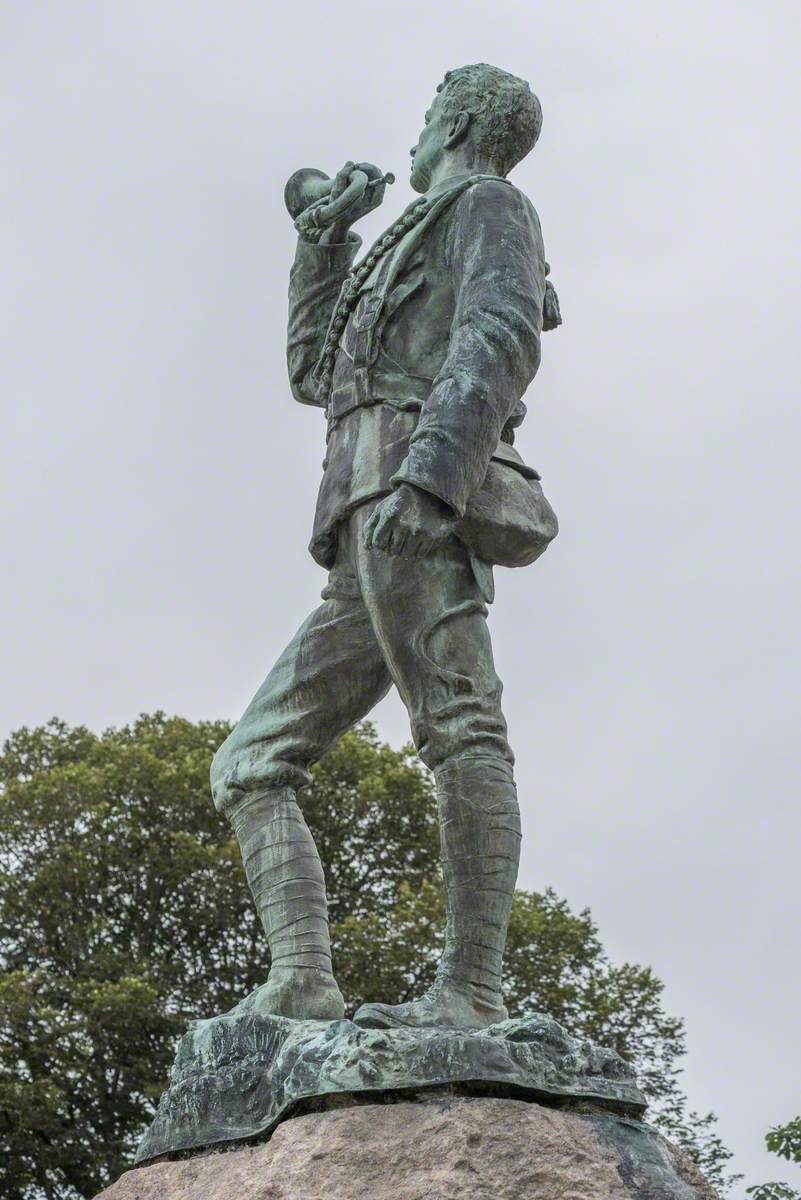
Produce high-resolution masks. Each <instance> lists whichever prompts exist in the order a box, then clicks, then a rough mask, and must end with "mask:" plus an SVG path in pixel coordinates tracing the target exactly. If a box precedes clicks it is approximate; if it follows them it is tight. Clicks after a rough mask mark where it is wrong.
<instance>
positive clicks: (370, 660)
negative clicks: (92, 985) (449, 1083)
mask: <svg viewBox="0 0 801 1200" xmlns="http://www.w3.org/2000/svg"><path fill="white" fill-rule="evenodd" d="M541 120H542V116H541V109H540V104H539V101H538V100H537V98H536V96H535V95H534V94H533V93H532V91H531V90H530V88H529V86H528V84H527V83H525V82H524V81H523V80H521V79H517V78H516V77H514V76H513V75H510V74H508V73H507V72H505V71H501V70H499V69H498V68H496V67H491V66H488V65H486V64H478V65H474V66H467V67H462V68H460V69H458V70H455V71H450V72H448V74H447V75H446V76H445V79H444V81H443V83H441V84H440V86H439V88H438V89H437V94H436V97H435V99H434V102H433V103H432V105H431V107H430V108H429V110H428V112H427V113H426V116H425V125H424V128H423V129H422V131H421V133H420V137H419V140H418V143H417V145H416V146H415V147H414V149H413V150H412V151H411V155H412V168H411V184H412V187H413V189H414V191H415V192H416V193H419V196H418V198H417V199H416V200H415V201H414V202H413V203H412V204H411V205H410V206H409V207H408V208H407V209H406V210H405V212H404V213H402V215H401V216H400V218H399V219H398V220H397V221H396V222H395V223H394V224H393V225H392V226H391V227H390V229H389V230H388V231H387V233H386V234H385V235H384V236H383V237H381V238H380V239H379V240H378V241H377V242H376V243H375V244H374V246H373V247H372V248H371V249H370V250H369V252H368V253H367V254H366V255H365V256H364V257H363V258H362V260H361V261H360V262H359V263H358V264H356V265H354V262H355V259H356V257H357V255H358V253H359V248H360V245H361V240H360V238H359V237H358V236H357V235H356V234H354V233H353V232H352V231H351V226H352V224H353V223H354V222H355V221H356V220H357V219H358V218H360V217H362V216H364V215H365V214H366V213H367V212H369V211H371V210H372V209H373V208H375V207H376V206H377V205H379V204H380V203H381V201H382V199H383V196H384V190H385V184H386V182H388V181H389V179H388V177H385V176H383V175H382V174H381V172H380V171H379V170H378V168H376V167H374V166H372V165H371V164H369V163H351V162H349V163H346V164H345V166H344V167H343V168H342V170H341V171H340V172H339V173H338V174H337V175H336V177H335V179H334V180H333V181H331V180H326V177H325V176H323V175H322V174H321V173H320V172H318V171H311V170H309V171H302V172H299V173H298V174H297V175H296V176H293V178H292V180H290V183H289V184H288V185H287V195H286V199H287V204H288V207H289V208H290V211H291V212H292V213H293V215H294V216H296V217H297V220H296V228H297V229H298V231H299V239H298V245H297V252H296V255H295V261H294V265H293V267H292V271H291V275H290V283H289V328H288V339H287V358H288V364H289V378H290V382H291V387H292V394H293V396H294V397H295V399H296V400H299V401H300V402H301V403H302V404H312V405H317V406H319V407H320V408H322V409H324V410H325V413H326V417H327V452H326V458H325V462H324V469H323V477H322V483H321V486H320V492H319V497H318V500H317V509H316V515H315V520H314V532H313V537H312V541H311V546H310V550H311V553H312V555H313V557H314V558H315V560H316V561H317V562H318V563H320V564H321V565H322V566H323V567H325V568H326V569H327V570H328V571H329V575H328V582H327V584H326V587H325V589H324V591H323V593H322V604H321V605H320V607H319V608H317V609H316V610H315V611H314V612H313V613H312V614H311V616H310V617H309V618H308V619H307V620H306V622H305V623H304V624H303V625H302V626H301V628H300V629H299V630H298V632H297V634H296V635H295V637H294V639H293V640H292V641H291V642H290V644H289V646H288V647H287V649H286V650H285V651H284V653H283V654H282V655H281V657H280V658H279V660H278V662H277V663H276V665H275V666H274V667H273V669H272V671H271V672H270V673H269V675H268V676H267V679H266V680H265V682H264V683H263V684H262V686H261V688H260V689H259V691H258V692H257V693H256V695H255V697H254V699H253V700H252V702H251V704H250V706H249V707H248V709H247V711H246V712H245V714H244V716H243V717H242V719H241V721H240V722H239V724H238V725H237V726H236V728H235V729H234V730H233V732H232V733H231V735H230V737H229V738H228V739H227V740H226V741H225V742H224V744H223V745H222V746H221V747H220V749H219V750H218V752H217V754H216V756H215V758H214V763H213V767H212V790H213V796H214V803H215V805H216V807H217V808H218V809H219V811H221V812H223V813H225V814H226V816H227V817H228V818H229V819H230V821H231V823H232V825H233V829H234V831H235V833H236V836H237V838H238V841H239V844H240V846H241V850H242V858H243V861H244V865H245V870H246V872H247V878H248V881H249V884H250V887H251V890H252V892H253V899H254V901H255V904H256V907H257V909H258V912H259V916H260V918H261V921H262V923H263V925H264V929H265V932H266V935H267V939H268V941H269V946H270V952H271V968H270V973H269V977H268V979H267V980H266V982H265V983H264V984H263V985H262V986H261V987H259V988H258V989H257V990H256V991H255V992H254V993H253V994H252V996H251V997H249V998H248V1000H247V1001H246V1002H245V1003H247V1004H248V1005H249V1006H250V1007H251V1008H252V1009H253V1010H254V1011H255V1012H258V1013H261V1014H274V1015H279V1016H285V1017H290V1018H296V1019H299V1020H330V1021H335V1020H339V1019H341V1018H342V1017H343V1015H344V1006H343V999H342V994H341V992H340V990H339V988H338V986H337V983H336V980H335V978H334V975H333V972H332V964H331V944H330V940H329V930H328V915H327V907H326V892H325V879H324V875H323V869H322V865H321V863H320V859H319V856H318V853H317V849H316V846H315V844H314V840H313V839H312V836H311V833H310V831H309V829H308V826H307V825H306V822H305V820H304V817H303V812H302V795H301V803H299V801H298V795H299V793H300V792H301V790H302V789H303V788H304V787H306V786H307V785H308V784H309V783H310V781H311V775H310V773H309V768H310V766H311V764H313V763H314V762H316V761H317V760H318V759H319V758H320V757H321V756H322V755H324V754H325V753H326V751H327V750H329V749H330V748H331V747H332V746H333V745H334V743H335V742H336V741H337V739H338V738H340V737H341V736H342V735H343V733H345V732H346V731H347V730H348V729H350V728H351V727H352V726H353V725H354V724H355V723H356V722H357V721H359V720H361V719H362V718H363V717H364V716H365V715H366V714H367V713H368V712H369V711H370V710H371V709H372V708H373V706H374V705H375V704H376V703H377V702H378V701H379V700H380V699H381V698H382V697H383V696H384V695H385V694H386V693H387V691H388V690H389V688H390V686H391V685H392V684H394V685H395V686H396V687H397V689H398V691H399V692H400V695H401V697H402V699H403V702H404V704H405V705H406V707H407V709H408V711H409V717H410V721H411V729H412V735H413V738H414V743H415V746H416V748H417V751H418V753H419V755H420V758H421V759H422V761H423V762H424V763H425V765H426V766H427V767H428V768H430V770H431V771H432V772H433V774H434V777H435V780H436V793H437V805H438V813H439V821H440V828H441V844H442V864H443V873H444V883H445V891H446V897H447V928H446V934H445V943H444V950H443V953H442V958H441V961H440V962H439V965H438V968H437V972H436V978H435V981H434V983H433V984H432V986H431V987H430V988H429V989H428V990H427V991H426V992H425V993H424V994H423V995H421V996H420V997H419V998H417V999H415V1000H413V1001H411V1002H409V1003H406V1004H398V1005H389V1004H365V1005H363V1006H362V1007H361V1009H359V1010H358V1012H357V1013H356V1016H355V1017H354V1020H355V1021H356V1022H357V1024H361V1025H363V1026H368V1027H375V1028H380V1027H390V1026H392V1027H395V1026H408V1027H412V1028H429V1027H434V1026H451V1027H454V1026H458V1027H462V1028H470V1029H481V1028H483V1027H486V1026H490V1025H493V1024H495V1023H496V1022H499V1021H502V1020H504V1019H505V1018H506V1016H507V1012H506V1009H505V1008H504V1004H503V999H502V996H501V962H502V956H503V950H504V944H505V940H506V931H507V924H508V920H509V912H510V906H511V902H512V895H513V892H514V888H515V881H516V878H517V869H518V861H519V854H520V836H521V835H520V813H519V808H518V802H517V794H516V790H515V783H514V778H513V763H514V757H513V755H512V751H511V749H510V746H509V742H508V740H507V732H506V722H505V720H504V716H503V713H502V711H501V683H500V680H499V679H498V676H497V674H496V672H495V667H494V664H493V657H492V647H491V644H490V635H489V631H488V628H487V606H488V604H490V603H491V601H492V599H493V567H494V566H495V565H507V566H521V565H526V564H527V563H530V562H532V561H533V560H534V559H535V558H536V557H537V556H538V555H539V554H540V553H541V552H542V550H543V549H544V548H545V546H546V545H547V544H548V542H549V541H550V540H551V539H552V538H553V537H554V536H555V534H556V529H557V526H556V520H555V517H554V515H553V512H552V510H551V509H550V507H549V505H548V503H547V501H546V500H545V497H544V495H543V493H542V489H541V487H540V484H539V482H538V480H539V476H538V475H537V473H536V471H534V470H532V469H531V468H530V467H528V466H527V465H526V464H525V463H524V462H523V460H522V458H521V456H520V454H519V453H518V452H517V450H516V449H515V447H514V444H513V442H514V430H515V428H516V427H517V426H518V425H519V424H520V422H521V421H522V420H523V417H524V414H525V406H524V404H523V403H522V397H523V395H524V393H525V391H526V389H527V388H528V386H529V384H530V383H531V381H532V379H533V378H534V376H535V374H536V372H537V368H538V366H539V362H540V334H541V331H542V330H543V328H546V329H547V328H553V327H554V326H555V325H557V324H559V321H560V317H559V309H558V302H557V299H556V294H555V292H554V291H553V288H552V287H551V285H550V283H549V282H548V281H547V280H546V275H547V274H548V266H547V264H546V262H545V255H544V250H543V242H542V235H541V232H540V224H539V220H538V218H537V214H536V212H535V210H534V208H533V206H532V204H531V203H530V201H529V200H528V199H527V198H526V197H525V196H524V195H523V194H522V193H521V192H520V191H518V189H517V188H515V187H514V186H513V185H512V184H511V183H510V182H509V180H508V179H507V175H508V173H509V171H510V170H511V169H512V168H513V167H514V166H515V164H516V163H518V162H520V160H521V159H522V158H523V157H524V156H525V155H526V154H528V153H529V151H530V150H531V149H532V148H533V147H534V144H535V142H536V141H537V137H538V135H539V132H540V125H541Z"/></svg>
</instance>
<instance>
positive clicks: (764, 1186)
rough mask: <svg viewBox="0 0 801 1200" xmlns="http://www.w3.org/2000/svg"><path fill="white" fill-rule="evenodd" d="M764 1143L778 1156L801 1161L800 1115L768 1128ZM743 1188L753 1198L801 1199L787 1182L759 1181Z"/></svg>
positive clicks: (797, 1192)
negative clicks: (785, 1122) (784, 1123)
mask: <svg viewBox="0 0 801 1200" xmlns="http://www.w3.org/2000/svg"><path fill="white" fill-rule="evenodd" d="M765 1144H766V1146H767V1148H768V1150H772V1151H773V1153H774V1154H778V1155H779V1158H786V1159H787V1161H788V1162H794V1163H801V1117H796V1118H795V1119H794V1120H792V1121H788V1123H787V1124H786V1125H775V1126H774V1127H773V1128H772V1129H769V1130H768V1132H767V1133H766V1134H765ZM745 1190H746V1192H747V1193H748V1195H749V1196H751V1197H753V1200H801V1192H799V1191H798V1190H797V1189H796V1188H794V1187H791V1186H790V1184H789V1183H759V1184H756V1185H755V1186H754V1187H750V1188H746V1189H745Z"/></svg>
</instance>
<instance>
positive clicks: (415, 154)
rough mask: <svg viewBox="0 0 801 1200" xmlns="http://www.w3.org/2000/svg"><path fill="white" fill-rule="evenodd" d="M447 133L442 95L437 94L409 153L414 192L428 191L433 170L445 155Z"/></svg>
mask: <svg viewBox="0 0 801 1200" xmlns="http://www.w3.org/2000/svg"><path fill="white" fill-rule="evenodd" d="M447 132H448V129H447V123H446V121H445V120H444V119H443V116H442V95H441V93H438V94H437V97H436V99H435V100H434V103H433V104H432V105H431V107H430V108H429V110H428V112H427V113H426V119H425V124H424V126H423V128H422V130H421V133H420V137H419V138H418V139H417V145H416V146H412V148H411V150H410V151H409V153H410V154H411V156H412V173H411V177H410V182H411V185H412V187H413V188H414V190H415V191H416V192H425V191H427V190H428V187H429V185H430V182H431V176H432V174H433V172H434V169H435V168H436V167H437V166H438V165H439V163H440V162H441V161H442V157H443V155H444V154H445V137H446V135H447Z"/></svg>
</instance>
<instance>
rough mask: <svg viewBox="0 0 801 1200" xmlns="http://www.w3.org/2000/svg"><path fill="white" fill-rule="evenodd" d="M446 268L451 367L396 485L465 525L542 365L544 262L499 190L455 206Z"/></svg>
mask: <svg viewBox="0 0 801 1200" xmlns="http://www.w3.org/2000/svg"><path fill="white" fill-rule="evenodd" d="M447 262H448V269H449V270H450V272H451V278H452V283H453V288H454V294H455V297H456V306H455V312H454V317H453V322H452V325H451V334H450V343H449V347H448V354H447V357H446V359H445V362H444V364H443V366H442V369H441V370H440V372H439V374H438V375H437V377H436V379H435V380H434V383H433V386H432V389H431V393H430V395H429V397H428V399H427V400H426V402H425V404H424V405H423V408H422V412H421V414H420V420H419V422H418V425H417V428H416V429H415V431H414V433H413V434H412V437H411V441H410V445H409V453H408V455H407V457H406V459H405V460H404V462H403V464H402V465H401V468H400V470H399V471H398V472H397V474H396V475H395V476H394V478H393V483H395V484H400V483H410V484H414V486H415V487H417V488H420V489H422V490H423V491H426V492H429V493H431V494H432V495H434V496H437V497H438V498H439V499H440V500H442V501H444V503H445V504H447V505H448V506H449V508H450V509H451V510H452V511H453V512H454V513H455V514H456V515H457V516H462V515H463V514H464V511H465V509H466V507H467V504H468V502H469V500H470V497H471V496H472V495H473V493H474V492H475V491H477V490H478V488H480V487H481V484H482V483H483V480H484V476H485V475H486V472H487V467H488V465H489V461H490V458H491V457H492V455H493V453H494V452H495V449H496V447H497V445H498V441H499V439H500V435H501V431H502V429H503V427H504V425H505V424H506V422H507V421H508V419H509V417H510V416H511V415H512V413H513V411H514V408H515V406H516V404H517V402H518V401H519V400H520V398H521V397H522V395H523V393H524V392H525V390H526V388H527V387H528V385H529V384H530V383H531V380H532V379H533V378H534V375H535V374H536V372H537V368H538V366H539V362H540V332H541V329H542V303H543V297H544V294H545V272H546V266H545V255H544V250H543V244H542V235H541V233H540V228H539V221H538V219H537V215H536V212H535V211H534V208H533V206H532V205H531V204H530V202H529V201H528V200H527V199H526V198H525V196H523V195H522V193H520V192H519V191H518V190H517V189H516V188H514V187H512V186H511V185H510V184H507V183H504V182H502V181H500V180H498V181H496V180H484V181H482V182H480V183H477V184H475V185H474V186H473V187H471V188H469V189H468V190H467V191H466V192H465V193H464V195H463V196H461V197H460V198H459V200H458V201H457V202H456V204H455V205H454V211H453V213H452V215H451V221H450V229H449V231H448V243H447Z"/></svg>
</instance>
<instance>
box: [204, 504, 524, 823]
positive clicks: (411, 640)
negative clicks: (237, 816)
mask: <svg viewBox="0 0 801 1200" xmlns="http://www.w3.org/2000/svg"><path fill="white" fill-rule="evenodd" d="M376 503H377V502H376V501H371V502H368V503H366V504H363V505H361V506H360V507H359V508H357V509H356V510H355V512H354V513H352V514H351V516H350V517H349V518H348V520H347V521H346V522H343V524H342V526H341V527H340V533H339V548H338V552H337V559H336V562H335V564H334V567H333V569H332V571H331V573H330V575H329V579H328V584H327V586H326V588H325V590H324V591H323V593H322V599H323V603H322V604H321V605H320V607H319V608H318V609H316V611H315V612H313V613H312V614H311V616H310V617H309V618H308V620H307V621H306V622H305V623H304V624H303V625H302V626H301V628H300V629H299V630H298V632H297V633H296V635H295V637H294V638H293V639H292V641H291V642H290V644H289V645H288V646H287V648H286V650H285V651H284V653H283V654H282V655H281V657H280V658H279V660H278V662H277V663H276V664H275V666H274V667H273V669H272V671H270V674H269V675H268V676H267V678H266V679H265V681H264V683H263V684H262V686H261V687H260V688H259V690H258V692H257V693H256V695H255V696H254V698H253V700H252V701H251V703H250V705H249V706H248V708H247V710H246V712H245V714H244V716H243V717H242V719H241V721H240V722H239V724H238V725H237V726H236V728H235V729H234V730H233V732H232V733H231V735H230V736H229V737H228V738H227V740H226V741H225V742H224V743H223V744H222V746H221V747H220V749H219V750H218V752H217V754H216V755H215V758H214V762H213V765H212V773H211V779H212V791H213V795H214V803H215V805H216V807H217V808H218V809H220V810H221V811H228V810H229V809H230V807H231V805H232V804H235V803H236V802H237V801H238V800H239V799H241V798H242V795H243V793H246V792H253V791H262V790H265V789H267V788H272V787H283V786H289V787H292V788H295V789H297V788H299V787H303V786H304V785H306V784H308V783H310V782H311V775H310V774H309V767H310V766H311V764H312V763H314V762H316V761H317V760H318V759H319V758H321V757H322V755H323V754H325V752H326V751H327V750H329V749H330V748H331V746H333V745H334V743H335V742H336V741H337V740H338V739H339V738H340V737H341V736H342V734H343V733H345V732H346V731H347V730H348V729H350V728H351V726H352V725H354V724H355V723H356V722H357V721H359V720H361V719H362V718H363V717H364V716H366V714H367V713H368V712H369V711H370V709H372V708H373V706H374V705H375V704H376V703H377V702H378V701H379V700H380V699H381V698H382V697H383V696H384V695H386V693H387V692H388V690H389V688H390V686H391V685H392V684H393V683H394V684H395V686H396V687H397V689H398V691H399V692H400V695H401V698H402V699H403V702H404V704H405V705H406V708H407V709H408V711H409V716H410V719H411V728H412V737H413V738H414V743H415V746H416V747H417V751H418V753H419V755H420V757H421V759H422V760H423V762H424V763H425V764H426V766H428V767H430V768H431V769H432V770H436V769H437V768H439V767H441V766H443V765H444V764H446V763H448V762H449V761H451V760H454V759H459V758H474V757H475V758H479V757H480V758H488V757H489V758H493V759H496V760H498V759H501V760H503V761H504V762H506V763H508V764H509V766H510V767H511V765H512V764H513V762H514V758H513V755H512V752H511V749H510V747H509V743H508V741H507V737H506V722H505V720H504V717H503V713H502V712H501V690H502V689H501V682H500V680H499V679H498V676H497V675H496V673H495V666H494V663H493V659H492V646H491V643H490V636H489V630H488V628H487V620H486V618H487V609H486V605H485V603H484V600H483V598H482V593H481V588H480V586H479V583H478V580H477V578H476V575H475V573H474V571H473V568H472V565H471V562H470V557H469V555H468V553H467V551H466V550H465V549H464V548H463V547H462V546H461V545H460V544H459V543H457V542H456V541H455V540H454V541H453V542H452V543H448V544H446V545H444V546H442V547H440V548H439V549H438V550H436V551H435V552H434V553H433V554H432V555H430V556H429V557H428V558H423V559H407V558H397V557H393V556H391V555H388V554H384V553H383V552H382V551H380V550H372V549H370V550H368V549H366V548H365V546H364V544H363V541H362V530H363V528H364V524H365V522H366V520H367V518H368V517H369V515H370V513H371V512H372V510H373V508H374V507H375V504H376Z"/></svg>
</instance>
